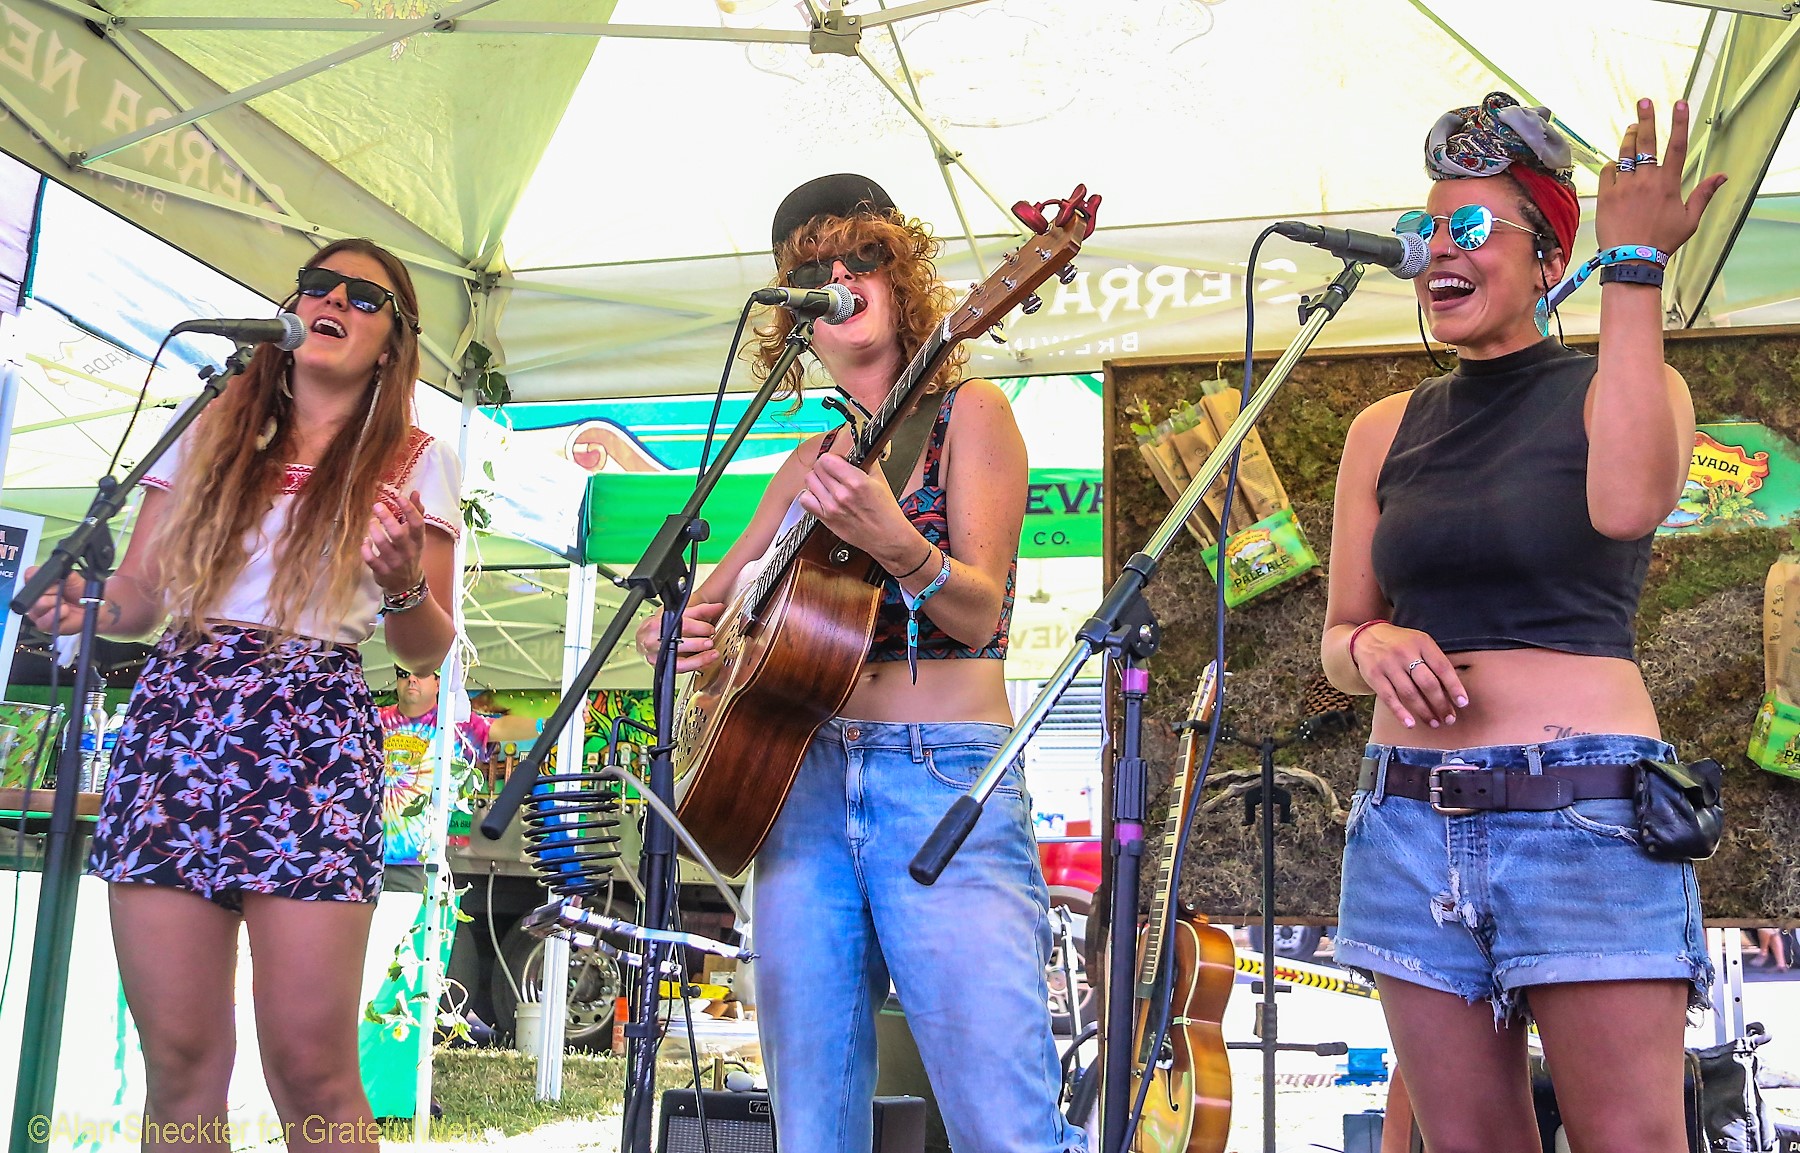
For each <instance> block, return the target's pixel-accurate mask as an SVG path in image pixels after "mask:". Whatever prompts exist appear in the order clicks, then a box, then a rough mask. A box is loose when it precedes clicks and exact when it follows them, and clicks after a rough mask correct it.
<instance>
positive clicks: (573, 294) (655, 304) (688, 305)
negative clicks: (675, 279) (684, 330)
mask: <svg viewBox="0 0 1800 1153" xmlns="http://www.w3.org/2000/svg"><path fill="white" fill-rule="evenodd" d="M585 267H589V268H600V267H604V266H603V265H597V264H596V265H586V266H585ZM494 287H495V288H505V289H510V290H511V291H513V292H537V293H542V294H543V295H545V296H566V297H569V298H571V299H574V300H592V301H598V302H599V303H601V304H629V305H634V306H636V307H639V308H656V309H660V310H662V311H663V312H679V313H683V314H686V315H689V316H702V315H705V316H711V317H714V318H715V319H718V320H733V321H735V320H736V319H737V313H736V312H735V311H734V312H723V311H721V310H719V309H716V308H707V307H705V306H704V305H699V304H695V303H694V302H692V301H688V300H679V299H677V298H675V297H672V296H653V295H651V294H649V293H638V292H608V291H607V290H605V289H601V288H585V287H582V286H580V285H575V284H550V283H548V282H545V281H541V280H520V279H519V275H518V273H517V272H503V273H500V274H498V276H496V278H495V280H494Z"/></svg>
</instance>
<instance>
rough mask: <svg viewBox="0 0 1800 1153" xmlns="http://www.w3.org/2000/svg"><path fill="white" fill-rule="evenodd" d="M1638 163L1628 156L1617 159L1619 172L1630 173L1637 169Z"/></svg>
mask: <svg viewBox="0 0 1800 1153" xmlns="http://www.w3.org/2000/svg"><path fill="white" fill-rule="evenodd" d="M1637 166H1638V162H1637V161H1636V160H1635V159H1633V158H1632V157H1630V156H1621V157H1619V171H1620V172H1632V171H1635V170H1636V169H1637Z"/></svg>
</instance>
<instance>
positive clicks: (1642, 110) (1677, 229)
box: [1594, 100, 1725, 252]
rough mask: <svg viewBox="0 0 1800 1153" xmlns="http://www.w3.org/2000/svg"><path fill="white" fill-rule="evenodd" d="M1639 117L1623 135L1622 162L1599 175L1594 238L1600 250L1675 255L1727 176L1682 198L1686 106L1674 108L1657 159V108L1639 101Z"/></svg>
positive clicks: (1719, 175) (1711, 179)
mask: <svg viewBox="0 0 1800 1153" xmlns="http://www.w3.org/2000/svg"><path fill="white" fill-rule="evenodd" d="M1637 114H1638V118H1637V123H1636V124H1633V125H1632V126H1631V127H1629V128H1627V129H1626V130H1625V136H1624V138H1623V139H1622V140H1621V141H1620V142H1619V159H1618V161H1617V162H1616V163H1613V164H1608V165H1607V166H1606V167H1605V168H1604V169H1602V170H1601V173H1600V199H1599V206H1598V209H1597V211H1596V214H1595V217H1594V236H1595V239H1597V240H1598V241H1599V242H1600V248H1601V250H1602V251H1604V250H1606V249H1608V248H1613V247H1616V246H1618V245H1621V244H1627V245H1629V244H1648V245H1651V246H1653V247H1656V248H1660V249H1662V250H1663V251H1664V252H1674V251H1675V250H1676V249H1677V248H1680V247H1681V246H1682V245H1683V244H1685V243H1687V241H1688V238H1689V237H1691V236H1693V235H1694V230H1695V229H1697V228H1699V227H1700V217H1701V214H1702V213H1704V212H1705V211H1706V206H1707V205H1708V204H1709V203H1711V202H1712V198H1713V194H1714V193H1716V192H1718V191H1719V187H1720V186H1721V185H1722V184H1724V183H1725V175H1724V174H1723V173H1714V174H1713V175H1711V176H1708V177H1706V178H1705V179H1704V180H1702V181H1700V183H1699V184H1698V185H1696V186H1695V188H1694V191H1693V194H1692V195H1690V196H1687V197H1685V198H1684V197H1683V196H1682V194H1681V171H1682V168H1683V166H1684V165H1685V164H1686V163H1687V148H1688V106H1687V101H1685V100H1681V101H1677V102H1676V104H1675V114H1674V116H1673V117H1671V119H1670V122H1669V151H1668V154H1667V155H1666V156H1658V155H1657V151H1656V107H1655V105H1653V104H1652V103H1651V102H1650V101H1648V100H1639V101H1638V104H1637Z"/></svg>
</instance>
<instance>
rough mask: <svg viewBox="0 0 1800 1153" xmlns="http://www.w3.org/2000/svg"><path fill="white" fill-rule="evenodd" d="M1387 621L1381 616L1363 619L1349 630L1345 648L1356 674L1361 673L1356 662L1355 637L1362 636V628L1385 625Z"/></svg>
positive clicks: (1360, 667) (1359, 674)
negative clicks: (1348, 638)
mask: <svg viewBox="0 0 1800 1153" xmlns="http://www.w3.org/2000/svg"><path fill="white" fill-rule="evenodd" d="M1388 623H1390V622H1389V621H1386V620H1383V619H1382V618H1381V617H1376V618H1375V619H1374V620H1370V621H1364V622H1363V623H1362V624H1360V625H1357V626H1356V627H1355V628H1353V629H1351V630H1350V644H1349V645H1348V646H1347V648H1348V650H1349V653H1350V667H1351V668H1353V669H1355V670H1356V675H1357V676H1361V675H1362V666H1361V665H1359V664H1357V663H1356V638H1357V637H1360V636H1362V634H1363V630H1364V629H1366V628H1372V627H1374V626H1375V625H1385V624H1388Z"/></svg>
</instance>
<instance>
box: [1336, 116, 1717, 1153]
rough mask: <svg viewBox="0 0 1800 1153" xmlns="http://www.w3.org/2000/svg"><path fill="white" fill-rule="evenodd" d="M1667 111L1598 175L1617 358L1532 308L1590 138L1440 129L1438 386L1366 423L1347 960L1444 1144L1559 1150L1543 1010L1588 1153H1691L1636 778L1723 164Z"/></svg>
mask: <svg viewBox="0 0 1800 1153" xmlns="http://www.w3.org/2000/svg"><path fill="white" fill-rule="evenodd" d="M1687 120H1688V113H1687V107H1686V105H1685V104H1677V105H1676V106H1675V114H1674V119H1673V124H1672V128H1671V139H1670V142H1669V149H1668V155H1667V158H1666V160H1667V162H1666V163H1663V162H1662V158H1660V157H1658V155H1657V148H1656V121H1655V115H1654V110H1653V109H1652V107H1651V104H1650V102H1649V101H1648V100H1644V101H1640V102H1639V104H1638V107H1637V118H1636V123H1635V124H1634V125H1632V126H1631V127H1630V128H1628V129H1627V130H1626V132H1625V134H1624V139H1623V141H1622V143H1621V146H1620V153H1619V157H1620V158H1619V162H1618V163H1616V164H1608V165H1607V166H1606V167H1605V168H1604V169H1603V170H1602V171H1601V174H1600V189H1599V199H1598V208H1597V214H1596V220H1595V233H1596V237H1597V239H1598V242H1599V245H1600V249H1601V251H1602V253H1603V254H1606V258H1607V260H1608V263H1607V264H1606V265H1605V266H1604V268H1603V270H1602V272H1601V274H1600V277H1599V279H1600V281H1601V288H1600V294H1601V314H1600V315H1601V322H1600V348H1599V355H1598V356H1591V355H1588V354H1586V353H1581V352H1575V351H1573V350H1571V349H1568V348H1566V347H1564V346H1563V345H1562V344H1561V343H1560V342H1559V341H1557V340H1554V339H1550V338H1548V337H1547V336H1546V330H1547V324H1546V323H1544V321H1545V318H1544V317H1543V316H1542V315H1541V311H1540V310H1539V308H1538V305H1539V303H1540V301H1541V300H1542V299H1543V298H1544V297H1545V296H1546V295H1548V293H1549V290H1550V286H1552V285H1554V284H1556V283H1557V282H1558V281H1559V280H1561V279H1562V277H1563V274H1564V271H1565V269H1566V268H1567V267H1568V266H1569V265H1570V264H1571V262H1573V261H1575V260H1577V259H1579V258H1578V257H1577V255H1576V254H1575V252H1574V251H1573V246H1574V240H1575V233H1576V224H1577V222H1578V220H1579V217H1580V209H1579V205H1578V203H1577V201H1576V199H1575V192H1574V188H1573V185H1572V183H1571V181H1570V173H1571V166H1572V157H1571V150H1570V147H1569V143H1568V140H1567V139H1566V138H1565V137H1564V135H1563V134H1562V132H1561V131H1559V129H1558V127H1557V126H1556V123H1555V121H1554V120H1552V119H1551V117H1550V114H1549V110H1548V109H1543V108H1526V107H1521V106H1520V105H1519V103H1518V102H1517V101H1516V100H1514V99H1513V98H1512V97H1510V96H1508V95H1506V94H1505V93H1499V92H1497V93H1493V94H1491V95H1489V96H1488V97H1487V98H1486V99H1485V100H1483V101H1482V102H1481V104H1479V105H1476V106H1473V107H1468V108H1461V109H1457V110H1456V111H1454V112H1451V113H1449V114H1447V115H1445V116H1444V117H1442V118H1440V119H1439V121H1438V122H1437V124H1436V125H1434V126H1433V128H1432V130H1431V132H1430V134H1429V136H1428V138H1427V141H1426V170H1427V174H1428V175H1429V176H1430V177H1431V178H1432V181H1433V184H1432V188H1431V192H1430V195H1429V196H1428V197H1427V199H1426V207H1425V209H1424V211H1423V212H1413V213H1408V214H1406V215H1405V216H1403V217H1402V218H1401V221H1400V224H1399V225H1398V226H1397V228H1396V230H1397V231H1413V232H1417V233H1419V234H1420V235H1423V236H1424V237H1426V239H1427V240H1428V242H1429V244H1430V250H1431V262H1430V264H1429V265H1428V266H1427V268H1426V271H1425V272H1424V274H1423V275H1421V276H1420V277H1419V278H1418V279H1417V280H1416V281H1415V282H1414V284H1415V291H1416V292H1417V294H1418V298H1419V305H1420V307H1421V308H1422V309H1423V310H1424V312H1425V315H1426V316H1427V317H1428V318H1429V321H1430V324H1431V330H1432V333H1433V335H1434V336H1435V337H1436V338H1437V339H1438V340H1440V341H1443V342H1444V343H1446V344H1449V345H1452V346H1454V347H1455V348H1456V350H1457V354H1458V357H1459V359H1458V362H1457V365H1456V367H1455V369H1454V370H1453V371H1451V372H1450V373H1448V374H1447V375H1444V376H1441V377H1437V378H1434V379H1431V380H1427V381H1425V382H1424V383H1422V384H1421V385H1419V386H1418V387H1417V388H1416V389H1414V390H1412V391H1410V392H1405V393H1401V394H1398V395H1395V396H1391V397H1387V398H1385V399H1383V400H1381V401H1378V402H1376V403H1375V404H1373V405H1371V406H1370V407H1369V408H1368V409H1366V410H1365V411H1364V412H1363V413H1362V414H1361V415H1360V416H1358V417H1357V419H1356V421H1355V422H1354V424H1353V425H1352V426H1351V429H1350V432H1349V434H1348V437H1347V439H1346V442H1345V446H1344V456H1343V461H1342V464H1341V466H1340V468H1339V472H1338V482H1337V500H1336V510H1335V522H1334V525H1333V537H1332V548H1331V559H1332V564H1331V577H1330V601H1329V605H1328V608H1327V611H1326V627H1325V634H1324V639H1323V643H1322V646H1321V657H1322V660H1323V663H1324V666H1325V670H1326V672H1327V674H1328V675H1329V676H1330V678H1331V680H1332V683H1334V684H1335V685H1337V686H1338V687H1339V688H1341V689H1343V690H1344V691H1346V692H1350V693H1356V694H1363V695H1373V696H1374V697H1375V698H1376V706H1375V718H1374V726H1373V731H1372V732H1371V734H1370V738H1369V739H1370V743H1369V745H1368V748H1367V753H1366V756H1365V758H1364V760H1363V765H1362V771H1361V774H1360V777H1359V781H1358V790H1357V794H1356V800H1355V803H1354V805H1353V807H1352V810H1351V815H1350V821H1349V825H1348V829H1347V832H1346V836H1345V851H1344V887H1343V895H1342V903H1341V906H1340V910H1339V935H1338V939H1337V957H1338V959H1339V960H1340V961H1341V962H1342V963H1344V964H1345V965H1348V966H1350V967H1352V968H1355V969H1358V970H1360V971H1362V972H1365V973H1367V974H1369V975H1371V976H1372V977H1373V979H1374V980H1375V982H1376V984H1377V985H1378V987H1379V988H1380V990H1381V998H1382V1006H1383V1009H1384V1011H1385V1013H1386V1015H1387V1019H1388V1026H1389V1030H1390V1032H1391V1035H1392V1037H1393V1039H1394V1047H1395V1051H1396V1053H1397V1055H1398V1057H1399V1061H1400V1064H1401V1066H1402V1067H1403V1068H1404V1069H1405V1070H1406V1079H1407V1088H1408V1090H1409V1091H1410V1093H1409V1095H1410V1097H1411V1099H1412V1104H1413V1109H1414V1111H1415V1113H1416V1115H1417V1117H1418V1120H1419V1125H1420V1128H1421V1130H1422V1132H1423V1135H1424V1138H1425V1144H1426V1146H1427V1147H1428V1148H1430V1149H1431V1150H1432V1151H1433V1153H1461V1151H1465V1150H1482V1151H1484V1153H1537V1151H1538V1149H1539V1140H1538V1133H1537V1125H1536V1122H1535V1119H1534V1115H1533V1111H1532V1103H1531V1091H1530V1085H1529V1081H1528V1078H1527V1075H1526V1043H1525V1042H1526V1024H1525V1022H1526V1020H1527V1018H1532V1019H1535V1020H1536V1022H1537V1024H1538V1027H1539V1031H1540V1033H1541V1035H1542V1038H1543V1043H1544V1050H1545V1053H1546V1055H1547V1057H1548V1059H1549V1062H1550V1065H1551V1067H1552V1069H1553V1070H1554V1076H1555V1078H1556V1088H1557V1099H1558V1103H1559V1105H1560V1106H1561V1110H1562V1114H1563V1118H1564V1121H1565V1124H1566V1125H1567V1127H1568V1131H1569V1136H1570V1139H1571V1142H1572V1144H1573V1146H1574V1148H1576V1149H1578V1150H1584V1151H1591V1150H1632V1151H1633V1153H1677V1151H1679V1150H1684V1149H1686V1148H1687V1142H1686V1135H1685V1128H1684V1121H1683V1114H1682V1104H1681V1082H1682V1060H1683V1055H1682V1037H1683V1030H1684V1026H1685V1021H1686V1011H1687V1009H1688V1008H1689V1006H1690V1005H1698V1004H1704V1003H1705V993H1706V990H1707V988H1708V986H1709V984H1710V982H1711V980H1712V970H1711V966H1710V965H1709V963H1708V961H1707V956H1706V949H1705V945H1704V942H1703V935H1702V931H1701V925H1700V909H1699V903H1698V898H1697V889H1696V887H1695V882H1694V873H1693V866H1692V865H1690V864H1687V863H1683V862H1671V861H1666V860H1657V859H1653V858H1651V857H1650V856H1648V855H1647V854H1646V853H1645V852H1644V851H1643V850H1642V848H1641V847H1640V846H1639V845H1638V843H1637V841H1636V839H1635V838H1636V834H1635V830H1634V828H1633V821H1632V801H1631V799H1630V798H1631V796H1632V789H1633V785H1634V783H1635V778H1636V773H1635V768H1634V766H1635V765H1636V763H1637V761H1638V760H1639V759H1641V758H1645V757H1649V758H1654V759H1658V760H1673V759H1674V758H1675V752H1674V750H1673V749H1671V748H1670V747H1669V746H1668V745H1666V744H1664V743H1663V742H1662V740H1661V739H1660V729H1659V728H1658V725H1657V719H1656V713H1655V710H1654V709H1653V707H1652V705H1651V702H1650V697H1649V694H1648V692H1647V691H1646V690H1645V687H1644V681H1643V677H1642V676H1641V675H1640V673H1639V671H1638V667H1637V665H1636V663H1635V660H1634V640H1635V638H1634V631H1633V630H1634V621H1635V617H1636V613H1637V604H1638V598H1639V595H1640V593H1641V590H1642V586H1643V578H1644V571H1645V568H1646V566H1647V564H1648V561H1649V556H1650V541H1651V536H1652V534H1653V533H1654V532H1655V530H1656V526H1657V525H1658V524H1659V523H1660V522H1661V521H1662V520H1663V518H1664V517H1665V516H1666V515H1667V514H1668V513H1669V511H1670V510H1671V509H1672V508H1673V507H1674V506H1675V501H1676V498H1677V497H1678V495H1679V494H1680V492H1681V487H1682V484H1683V482H1684V481H1685V479H1686V476H1687V463H1688V457H1689V453H1690V450H1691V447H1692V444H1693V431H1694V409H1693V403H1692V401H1691V400H1690V399H1689V396H1688V391H1687V386H1686V384H1685V383H1684V382H1683V381H1682V379H1681V377H1680V376H1679V375H1678V374H1677V373H1676V372H1675V371H1674V370H1673V369H1671V368H1669V367H1668V366H1667V365H1666V364H1664V362H1663V348H1662V316H1663V314H1662V305H1661V297H1660V293H1659V292H1658V291H1657V286H1658V285H1659V284H1660V283H1661V265H1662V264H1663V263H1666V262H1667V259H1668V255H1667V254H1669V253H1671V252H1673V251H1674V250H1675V249H1676V248H1678V247H1679V246H1680V245H1681V244H1682V243H1683V242H1685V241H1686V240H1687V239H1688V238H1689V237H1690V236H1692V235H1693V233H1694V230H1695V228H1696V227H1697V226H1698V225H1699V222H1700V216H1701V213H1702V212H1703V211H1704V210H1705V208H1706V205H1707V203H1708V201H1709V200H1710V199H1711V198H1712V195H1713V193H1714V192H1716V191H1717V190H1718V187H1719V185H1720V184H1722V183H1723V182H1724V178H1723V177H1722V176H1714V177H1710V178H1708V179H1706V180H1704V181H1702V182H1701V183H1700V184H1699V186H1698V187H1697V188H1695V190H1694V192H1693V193H1692V195H1691V196H1688V197H1685V198H1684V197H1683V195H1682V190H1681V186H1680V182H1681V171H1682V164H1683V161H1684V160H1685V156H1686V145H1687Z"/></svg>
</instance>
